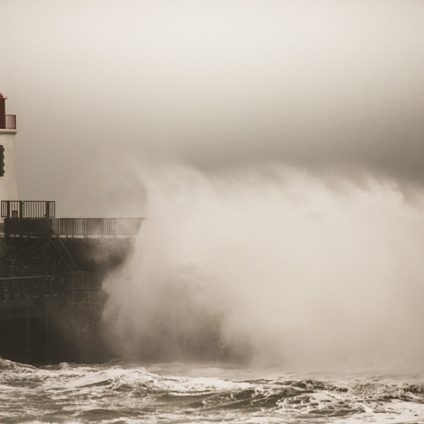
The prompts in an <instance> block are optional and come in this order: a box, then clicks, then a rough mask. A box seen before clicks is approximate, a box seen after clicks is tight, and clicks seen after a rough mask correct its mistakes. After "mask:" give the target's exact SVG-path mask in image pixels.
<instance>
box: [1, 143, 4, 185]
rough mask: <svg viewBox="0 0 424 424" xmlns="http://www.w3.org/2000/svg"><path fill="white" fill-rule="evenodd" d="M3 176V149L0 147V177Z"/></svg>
mask: <svg viewBox="0 0 424 424" xmlns="http://www.w3.org/2000/svg"><path fill="white" fill-rule="evenodd" d="M3 175H4V147H3V146H1V145H0V177H3Z"/></svg>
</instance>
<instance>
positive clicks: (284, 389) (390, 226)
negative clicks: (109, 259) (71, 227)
mask: <svg viewBox="0 0 424 424" xmlns="http://www.w3.org/2000/svg"><path fill="white" fill-rule="evenodd" d="M0 17H1V25H0V51H1V52H2V53H1V56H0V90H1V91H2V92H4V93H6V94H7V95H8V97H9V100H8V113H16V114H17V116H18V131H19V132H18V136H17V145H16V149H17V162H18V163H17V170H18V179H19V181H18V182H19V190H20V194H21V197H22V198H31V199H35V198H43V199H44V198H50V199H55V200H57V201H58V205H60V209H59V211H58V212H59V215H61V216H65V215H66V216H145V217H146V221H145V225H144V227H143V230H142V232H141V234H140V236H139V238H138V239H137V241H136V244H135V249H134V252H133V253H132V255H131V256H130V257H129V259H128V262H127V264H126V265H125V266H124V267H123V268H122V269H120V270H118V271H117V272H116V273H114V274H113V275H110V276H109V277H108V278H107V279H106V280H105V282H104V287H105V290H106V292H107V293H108V295H109V298H108V302H107V305H106V308H105V311H104V326H105V337H107V340H108V342H109V344H110V346H111V347H112V348H113V350H114V352H115V354H116V357H117V358H119V359H117V360H116V361H115V362H112V363H108V364H98V365H90V366H87V365H74V364H61V365H55V366H51V367H45V368H32V367H28V366H24V365H20V364H14V363H11V362H9V361H5V360H1V362H0V396H1V402H0V421H1V420H3V421H4V422H31V423H35V422H104V423H118V422H119V423H121V422H131V423H132V422H201V421H203V422H221V421H224V422H225V421H228V422H230V421H232V422H255V423H256V422H287V423H304V422H314V423H318V422H319V423H326V422H361V423H362V422H392V423H406V422H409V423H418V422H424V411H423V408H422V405H423V402H424V399H423V372H424V359H423V358H424V326H423V323H424V308H423V307H422V303H423V299H424V286H423V280H424V270H423V266H422V252H423V251H424V218H423V217H424V215H423V212H424V190H423V182H424V119H423V118H424V116H423V113H424V91H423V87H424V84H423V83H424V81H423V79H424V26H423V25H422V22H423V19H424V3H422V2H420V1H413V0H406V1H402V2H398V1H389V0H372V1H361V0H356V1H353V0H351V1H349V0H343V1H325V0H323V1H306V0H305V1H303V0H302V1H296V2H291V1H271V0H270V1H250V0H249V1H237V0H230V1H225V2H224V1H219V0H218V1H208V0H205V1H194V0H193V1H190V0H189V1H184V2H175V1H162V0H159V1H155V2H150V1H132V0H125V1H120V2H117V1H114V0H102V1H100V0H94V1H91V2H85V1H80V0H74V1H73V2H67V1H64V0H63V1H56V2H51V1H48V0H39V1H37V2H31V1H28V0H18V1H13V2H10V1H6V0H0ZM22 405H25V411H23V410H22Z"/></svg>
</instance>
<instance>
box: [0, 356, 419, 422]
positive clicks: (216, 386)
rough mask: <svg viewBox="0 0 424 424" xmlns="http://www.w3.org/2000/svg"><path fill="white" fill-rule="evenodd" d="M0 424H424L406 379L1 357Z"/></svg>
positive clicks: (410, 379)
mask: <svg viewBox="0 0 424 424" xmlns="http://www.w3.org/2000/svg"><path fill="white" fill-rule="evenodd" d="M0 422H1V423H225V422H232V423H424V380H423V379H420V378H419V377H416V376H415V377H414V376H403V377H400V376H382V375H356V376H353V375H338V376H336V375H326V376H325V375H319V374H309V375H295V374H286V373H283V372H279V371H278V370H277V369H266V370H261V369H257V368H240V367H237V366H230V365H228V364H225V365H223V364H208V365H205V364H201V365H199V364H197V365H196V364H182V363H169V364H144V365H140V364H131V363H118V362H112V363H108V364H101V365H75V364H67V363H63V364H60V365H57V366H47V367H41V368H36V367H32V366H29V365H23V364H18V363H15V362H11V361H8V360H4V359H0Z"/></svg>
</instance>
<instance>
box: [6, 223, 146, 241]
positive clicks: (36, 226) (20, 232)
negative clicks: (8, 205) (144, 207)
mask: <svg viewBox="0 0 424 424" xmlns="http://www.w3.org/2000/svg"><path fill="white" fill-rule="evenodd" d="M142 224H143V218H23V219H20V218H7V219H5V221H4V233H5V235H6V237H63V238H96V237H109V238H110V237H120V238H124V237H125V238H126V237H135V236H136V235H137V234H138V233H139V231H140V229H141V226H142Z"/></svg>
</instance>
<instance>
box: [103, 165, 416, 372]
mask: <svg viewBox="0 0 424 424" xmlns="http://www.w3.org/2000/svg"><path fill="white" fill-rule="evenodd" d="M270 174H272V175H271V176H270ZM364 179H366V180H367V183H366V184H363V185H357V184H353V183H352V182H350V181H349V180H344V179H339V180H338V184H337V186H334V185H330V184H328V183H325V182H323V181H322V180H321V179H318V178H316V177H314V176H311V175H308V174H305V173H304V172H300V171H298V170H296V169H286V168H281V167H274V168H273V169H271V170H268V173H267V175H266V174H265V173H264V172H257V171H251V172H247V171H243V172H238V173H233V174H232V175H226V176H225V177H223V176H222V175H221V176H216V177H214V178H211V177H205V176H204V175H202V174H199V173H198V172H197V171H195V170H193V169H190V168H187V167H181V166H176V167H175V166H174V167H168V168H167V169H166V173H161V172H154V173H147V175H144V176H143V177H142V178H141V181H142V182H143V185H144V188H145V190H146V198H147V206H146V207H147V211H148V213H147V220H146V223H145V226H144V228H143V230H142V232H141V234H140V236H139V238H138V240H137V244H136V247H135V250H134V252H133V255H132V257H131V258H130V260H129V261H128V264H127V265H126V266H125V267H124V268H123V269H122V270H120V271H119V272H118V273H116V274H114V275H111V276H110V277H109V279H108V281H106V283H105V286H106V290H107V292H108V293H109V295H110V298H109V301H108V304H107V307H106V310H105V321H106V324H107V326H108V328H109V331H110V334H109V336H110V340H111V343H112V345H114V346H115V349H116V351H117V352H119V353H120V354H124V355H127V356H129V357H132V358H138V359H142V358H148V359H152V358H156V359H164V358H165V359H170V358H171V359H174V360H175V359H181V360H183V359H186V360H187V359H197V360H199V359H202V358H203V359H204V358H210V357H215V358H216V355H217V354H218V357H219V355H223V356H227V357H229V358H232V359H234V358H238V359H241V358H242V359H244V360H248V361H253V362H255V363H257V362H258V363H262V364H274V365H275V364H278V365H280V366H282V367H286V368H287V369H296V368H300V369H302V370H306V369H308V370H323V369H326V370H328V369H343V368H345V369H346V368H347V369H350V370H352V369H366V370H369V369H373V370H377V369H380V370H381V369H384V370H392V371H394V370H396V371H400V370H410V371H411V370H413V371H417V370H420V371H422V370H423V366H424V363H423V359H422V358H423V357H424V356H423V354H424V342H423V340H424V338H423V327H422V322H423V319H424V309H423V308H422V304H421V300H420V299H422V298H423V295H424V293H423V291H424V288H423V285H422V281H423V277H424V275H423V273H424V270H423V269H422V266H421V260H420V252H421V251H422V249H423V247H424V237H423V236H424V218H423V213H422V208H421V207H419V205H418V203H419V202H418V203H416V202H415V203H411V202H410V201H409V200H408V199H406V198H405V196H404V194H403V193H402V191H401V190H399V187H398V185H397V184H396V183H394V182H393V181H389V180H377V179H375V178H372V177H368V178H366V177H365V176H364ZM420 196H421V197H422V194H420V195H417V197H416V198H417V200H418V198H419V197H420Z"/></svg>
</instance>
